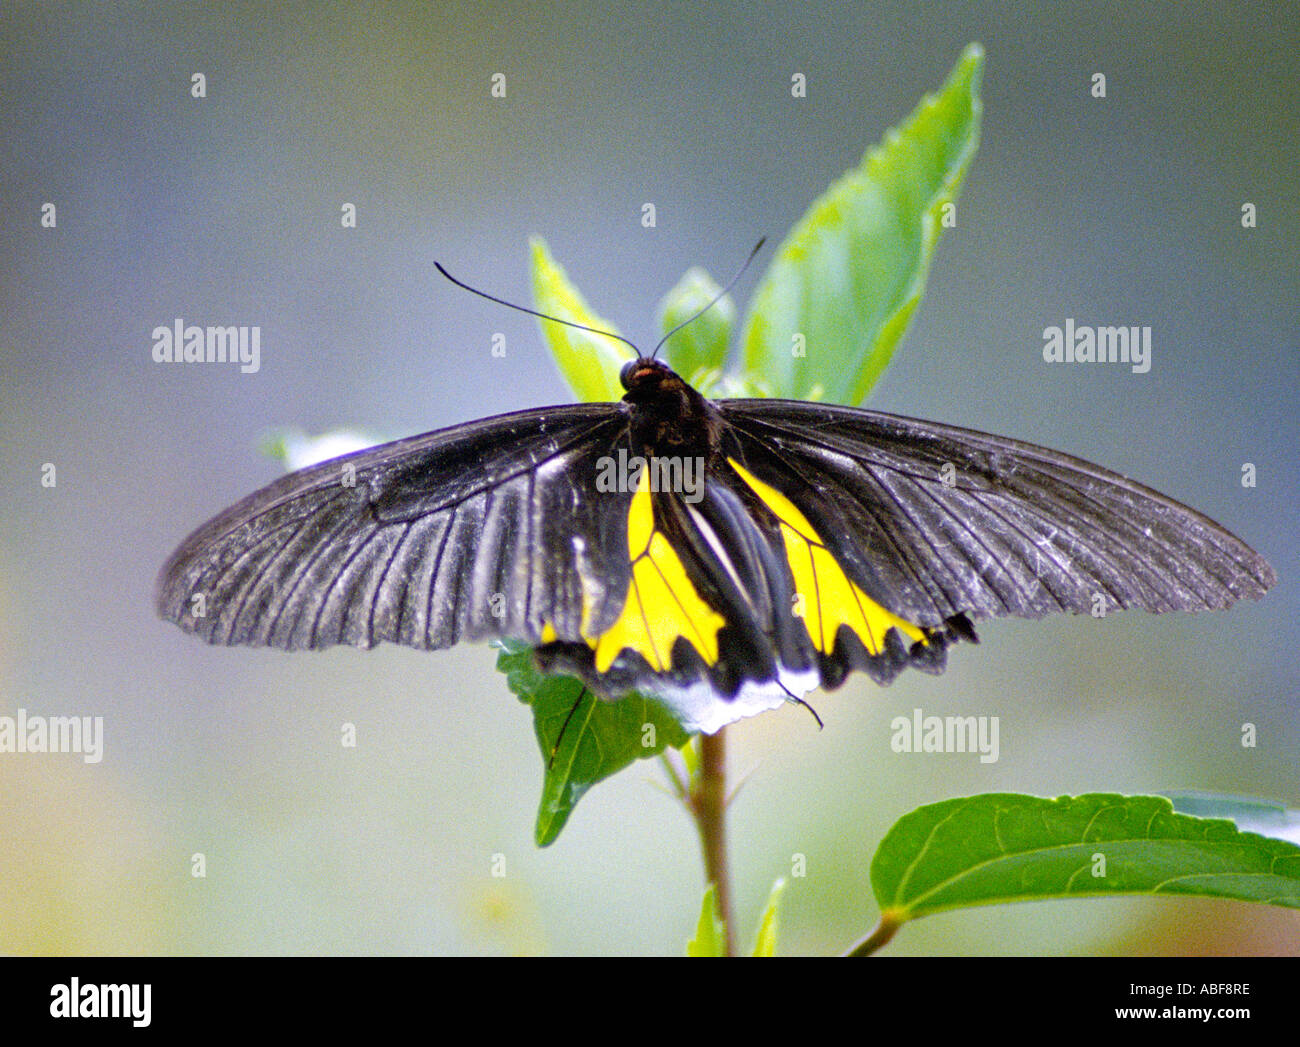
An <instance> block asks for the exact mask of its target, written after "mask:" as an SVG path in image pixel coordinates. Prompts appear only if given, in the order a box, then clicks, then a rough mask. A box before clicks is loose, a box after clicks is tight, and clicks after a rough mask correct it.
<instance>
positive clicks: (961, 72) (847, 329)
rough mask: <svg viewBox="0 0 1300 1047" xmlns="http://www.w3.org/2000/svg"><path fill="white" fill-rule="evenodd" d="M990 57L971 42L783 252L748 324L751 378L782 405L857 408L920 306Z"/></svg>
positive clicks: (975, 128) (968, 150) (974, 136)
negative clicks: (821, 402)
mask: <svg viewBox="0 0 1300 1047" xmlns="http://www.w3.org/2000/svg"><path fill="white" fill-rule="evenodd" d="M983 62H984V51H983V48H981V47H980V46H979V45H978V44H971V45H970V46H968V47H967V48H966V50H965V51H964V52H963V53H962V56H961V58H960V59H959V60H958V62H957V64H956V66H955V67H954V69H953V71H952V73H951V75H950V76H949V79H948V82H947V84H945V85H944V87H943V89H942V90H941V91H940V92H939V93H938V94H935V95H928V96H926V97H925V98H923V99H922V100H921V103H920V105H918V106H917V108H916V109H915V111H913V113H912V115H911V116H910V117H909V118H908V119H907V121H906V122H904V123H903V124H902V125H901V126H899V127H897V128H895V129H893V130H891V131H889V132H888V133H887V134H886V135H885V138H884V141H883V142H882V143H881V144H880V145H879V146H876V147H874V148H872V149H869V150H868V151H867V153H866V155H865V156H864V157H863V160H862V163H861V165H860V166H858V167H857V168H855V169H854V170H852V171H849V172H848V173H847V174H845V175H844V176H843V177H842V178H841V179H840V180H839V181H837V182H836V183H835V184H833V185H832V186H831V187H830V189H828V190H827V191H826V193H825V194H823V195H822V196H821V198H820V199H818V200H817V201H816V202H815V203H814V204H813V205H812V207H811V208H809V210H808V211H807V213H806V214H805V215H804V216H803V218H802V219H800V221H799V223H798V224H797V225H796V226H795V227H794V229H792V230H791V231H790V233H789V235H788V236H787V237H786V238H785V240H784V242H783V243H782V244H781V246H780V247H779V248H778V249H777V252H776V255H775V257H774V258H773V260H772V264H771V266H770V267H769V268H768V271H767V273H766V274H765V275H764V277H763V280H762V281H761V283H760V285H759V288H758V290H757V292H756V293H755V295H754V299H753V301H752V302H751V303H750V311H749V315H748V318H747V319H746V322H745V329H744V335H743V339H742V343H743V346H744V367H745V373H746V374H747V375H751V376H762V377H763V378H765V379H766V380H767V381H768V383H769V384H770V385H771V387H772V388H774V389H775V390H776V391H777V395H779V396H791V397H797V398H800V399H809V398H810V396H809V394H810V393H811V392H812V391H813V390H814V389H816V388H817V387H818V386H820V387H821V388H822V389H823V390H824V391H825V399H827V400H831V401H833V402H836V403H844V404H858V403H861V402H862V400H863V398H864V397H865V396H866V394H867V392H868V391H869V390H870V389H871V387H872V386H873V385H874V384H875V382H876V379H877V378H879V377H880V374H881V372H883V371H884V369H885V366H886V364H888V363H889V358H890V356H891V354H892V353H893V351H894V347H895V346H896V345H897V344H898V341H899V339H900V338H901V337H902V336H903V334H904V332H905V331H906V330H907V326H908V323H909V321H910V320H911V317H912V313H913V311H914V310H915V309H916V306H917V304H918V303H919V302H920V300H921V294H922V292H923V291H924V289H925V280H926V275H927V274H928V272H929V268H930V261H931V258H932V257H933V255H934V249H935V245H936V243H937V242H938V239H939V233H940V231H941V229H942V225H941V221H942V219H943V215H944V207H945V205H946V204H949V203H953V204H954V206H955V200H956V197H957V193H958V191H959V190H960V189H961V185H962V181H963V180H964V178H965V175H966V169H967V168H968V167H969V166H970V162H971V159H972V158H973V157H974V155H975V150H976V147H977V145H978V141H979V127H980V114H981V110H982V104H981V101H980V94H979V88H980V75H981V72H982V68H983Z"/></svg>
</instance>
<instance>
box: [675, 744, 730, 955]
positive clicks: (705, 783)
mask: <svg viewBox="0 0 1300 1047" xmlns="http://www.w3.org/2000/svg"><path fill="white" fill-rule="evenodd" d="M725 733H726V732H725V728H724V729H722V730H719V731H718V732H717V733H716V734H701V735H700V736H699V739H700V767H699V774H698V775H696V776H695V777H694V779H693V780H692V781H691V790H690V794H689V795H688V797H687V803H688V806H689V807H690V810H691V814H692V815H693V816H694V818H695V825H696V828H698V829H699V832H700V846H701V848H702V849H703V851H704V878H705V880H706V881H707V882H709V883H711V884H713V889H714V891H715V896H716V898H717V903H718V915H719V916H720V917H721V919H722V927H723V931H724V932H725V936H724V940H725V942H726V955H728V956H734V955H735V954H736V942H735V932H734V930H733V928H732V918H731V873H730V870H729V868H728V865H727V825H726V818H727V742H726V737H725Z"/></svg>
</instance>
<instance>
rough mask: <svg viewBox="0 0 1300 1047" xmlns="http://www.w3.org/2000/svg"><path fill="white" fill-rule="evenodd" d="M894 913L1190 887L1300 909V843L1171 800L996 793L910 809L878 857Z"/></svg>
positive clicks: (882, 888)
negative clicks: (1186, 809) (1193, 812)
mask: <svg viewBox="0 0 1300 1047" xmlns="http://www.w3.org/2000/svg"><path fill="white" fill-rule="evenodd" d="M871 885H872V888H873V890H874V891H875V895H876V901H877V902H878V903H879V905H880V908H881V911H882V913H883V914H884V917H885V918H886V919H887V920H893V921H896V922H902V921H905V920H909V919H915V918H916V917H918V916H925V915H927V914H929V913H934V912H942V911H944V910H946V909H958V908H963V907H965V906H971V905H990V904H993V903H997V902H1021V901H1040V900H1043V899H1047V898H1081V897H1098V896H1101V895H1116V894H1186V895H1202V896H1207V897H1213V898H1233V899H1237V900H1239V901H1255V902H1265V903H1268V904H1270V905H1281V906H1286V907H1288V908H1300V847H1297V846H1296V845H1295V844H1293V843H1288V842H1286V841H1283V840H1276V839H1270V838H1268V837H1266V836H1259V835H1256V834H1255V833H1247V832H1240V831H1239V830H1238V829H1237V827H1236V826H1235V825H1234V824H1233V823H1232V822H1230V821H1226V820H1224V819H1218V818H1194V817H1191V816H1190V815H1185V814H1177V813H1175V812H1174V808H1173V804H1172V803H1170V801H1169V800H1168V799H1166V798H1165V797H1163V796H1119V795H1113V794H1107V793H1091V794H1087V795H1083V796H1062V797H1060V798H1058V799H1055V800H1051V799H1045V798H1043V797H1038V796H1021V795H1017V794H1013V793H988V794H986V795H982V796H971V797H967V798H963V799H956V800H945V801H943V802H941V803H934V804H929V805H927V806H925V807H920V808H918V809H917V810H915V811H912V812H911V813H910V814H907V815H904V816H903V817H902V818H900V819H899V820H898V822H896V823H895V824H894V826H893V828H891V829H890V830H889V832H888V833H886V835H885V838H884V840H883V841H882V842H881V844H880V849H879V850H878V851H877V852H876V856H875V858H874V860H873V861H872V863H871Z"/></svg>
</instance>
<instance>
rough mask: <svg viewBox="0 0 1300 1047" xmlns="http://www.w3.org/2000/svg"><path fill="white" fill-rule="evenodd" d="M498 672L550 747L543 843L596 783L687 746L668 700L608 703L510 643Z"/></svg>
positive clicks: (540, 823)
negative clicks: (529, 711) (667, 750)
mask: <svg viewBox="0 0 1300 1047" xmlns="http://www.w3.org/2000/svg"><path fill="white" fill-rule="evenodd" d="M497 670H498V671H499V672H503V673H505V674H506V685H507V686H508V687H509V688H510V690H511V691H512V692H514V694H516V695H517V696H518V697H519V700H520V701H522V702H523V703H524V704H525V705H529V706H532V710H533V729H534V730H535V732H536V734H537V744H538V746H539V747H540V748H541V750H542V761H543V764H544V766H545V768H546V769H545V777H544V779H543V782H542V799H541V803H540V804H539V805H538V808H537V824H536V827H535V829H534V834H533V835H534V838H535V839H536V841H537V846H539V847H545V846H547V844H550V843H553V842H554V841H555V839H556V838H557V837H558V836H559V835H560V830H561V829H563V828H564V823H565V822H567V821H568V820H569V815H570V814H571V813H572V811H573V808H574V806H575V805H576V804H577V802H578V801H579V800H580V799H581V798H582V794H583V793H585V792H586V791H587V790H588V789H589V788H591V786H593V785H594V784H595V783H596V782H598V781H600V780H601V779H602V778H608V777H609V776H610V775H611V774H614V773H615V772H617V771H621V770H622V769H623V768H624V767H626V766H628V765H629V764H631V763H633V762H634V761H636V760H644V759H648V758H649V757H651V756H658V755H659V753H661V752H663V751H664V749H665V748H667V747H668V746H670V745H671V746H673V747H678V746H681V745H685V744H686V741H687V737H688V736H687V734H686V732H685V731H683V730H682V727H681V725H680V724H679V723H678V722H677V721H676V720H675V719H674V718H673V716H672V714H671V713H669V712H668V710H667V709H665V708H664V707H663V706H662V705H660V704H659V703H658V702H656V701H654V700H653V699H650V698H643V697H641V696H640V695H629V696H628V697H626V698H622V699H620V700H619V701H617V702H610V701H604V700H602V699H600V698H597V697H595V695H593V694H592V693H591V692H590V691H588V690H586V688H584V686H583V684H582V681H581V680H578V679H575V678H574V677H572V676H559V675H545V674H543V673H542V672H540V671H539V670H538V668H537V666H536V664H535V663H534V661H533V657H532V651H531V649H529V648H527V647H520V646H517V645H513V644H512V645H505V644H503V645H502V650H501V653H500V654H499V655H498V656H497Z"/></svg>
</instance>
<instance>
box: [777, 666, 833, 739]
mask: <svg viewBox="0 0 1300 1047" xmlns="http://www.w3.org/2000/svg"><path fill="white" fill-rule="evenodd" d="M776 685H777V686H778V687H780V688H781V690H783V691H785V693H786V697H788V698H789V699H790V701H792V702H794V704H795V705H802V706H803V707H804V708H805V709H807V710H808V711H809V712H810V713H812V718H813V719H814V720H816V721H817V729H818V730H819V731H820V730H824V729H825V727H826V725H825V724H824V723H822V718H821V717H820V716H818V715H817V710H816V709H814V708H813V707H812V706H811V705H809V704H808V703H807V702H805V701H804V700H803V699H802V698H800V697H799V696H798V695H797V694H795V693H794V691H792V690H790V688H788V687H787V686H786V685H785V684H783V683H782V682H781V681H780V679H778V680H777V681H776Z"/></svg>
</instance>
